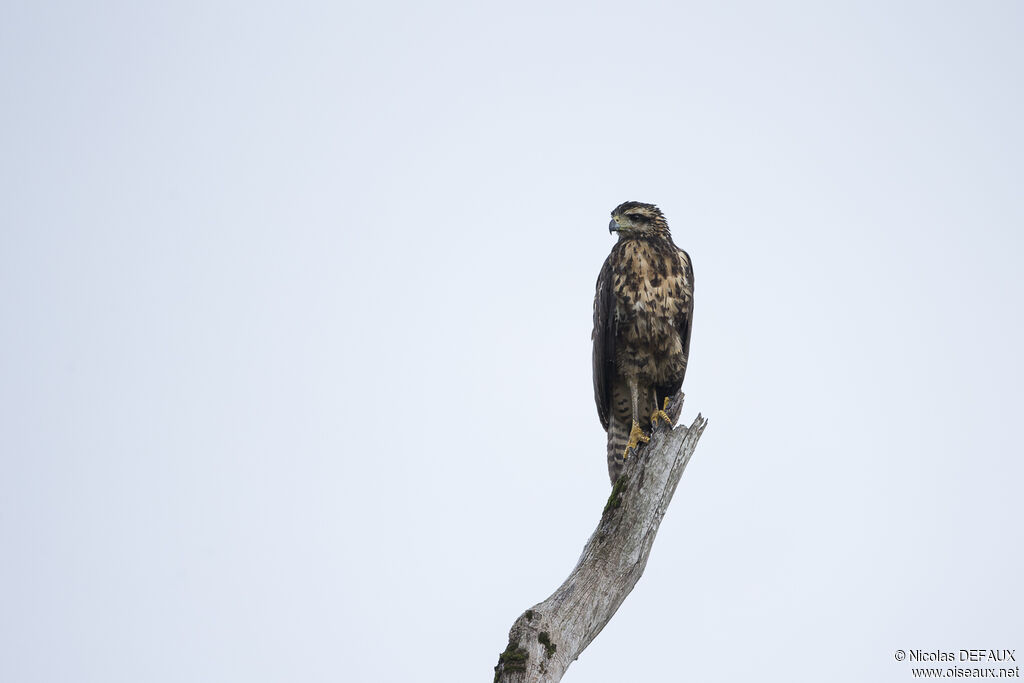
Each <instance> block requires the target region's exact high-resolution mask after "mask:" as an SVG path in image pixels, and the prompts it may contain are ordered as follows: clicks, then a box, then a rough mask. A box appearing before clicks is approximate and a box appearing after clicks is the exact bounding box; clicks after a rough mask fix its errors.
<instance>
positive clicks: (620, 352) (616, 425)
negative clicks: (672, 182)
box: [593, 202, 693, 483]
mask: <svg viewBox="0 0 1024 683" xmlns="http://www.w3.org/2000/svg"><path fill="white" fill-rule="evenodd" d="M608 229H609V231H610V232H618V234H619V241H618V242H617V243H616V244H615V246H613V247H612V252H611V254H609V255H608V258H607V259H606V260H605V262H604V266H603V267H602V268H601V274H600V275H599V276H598V278H597V294H596V295H595V297H594V332H593V339H594V398H595V400H596V401H597V413H598V415H599V416H600V418H601V425H602V426H603V427H604V428H605V430H606V431H607V432H608V475H609V476H610V477H611V480H612V483H614V482H615V480H616V479H618V477H619V474H620V473H621V472H622V466H623V463H624V460H625V458H626V457H627V456H628V454H629V452H630V450H631V449H633V448H635V447H637V446H638V444H639V442H641V441H647V440H648V437H647V436H646V434H645V433H644V431H643V430H644V429H647V430H649V429H650V426H651V424H652V421H657V420H658V419H665V420H666V421H668V416H667V415H665V414H664V413H663V412H661V409H662V408H663V406H664V401H665V399H666V398H668V397H670V396H672V395H673V394H675V393H676V392H677V391H679V388H680V387H681V386H682V384H683V377H684V375H685V374H686V361H687V358H688V356H689V352H690V329H691V327H692V325H693V267H692V265H691V264H690V257H689V255H688V254H687V253H686V252H685V251H683V250H682V249H680V248H679V247H677V246H676V245H675V243H674V242H673V241H672V236H671V235H670V234H669V229H668V223H667V222H666V221H665V217H664V216H663V215H662V213H661V211H660V210H659V209H658V207H656V206H654V205H653V204H642V203H640V202H626V203H624V204H620V205H619V206H618V207H616V208H615V210H614V211H612V221H611V223H610V224H609V226H608Z"/></svg>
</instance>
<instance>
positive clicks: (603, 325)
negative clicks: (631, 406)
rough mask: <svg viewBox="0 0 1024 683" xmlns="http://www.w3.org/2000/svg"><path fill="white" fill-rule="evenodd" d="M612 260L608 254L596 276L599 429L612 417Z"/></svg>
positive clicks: (613, 331)
mask: <svg viewBox="0 0 1024 683" xmlns="http://www.w3.org/2000/svg"><path fill="white" fill-rule="evenodd" d="M611 260H612V257H611V256H610V255H609V256H608V258H607V259H605V262H604V265H603V266H602V267H601V273H600V275H598V276H597V292H596V293H595V294H594V331H593V333H591V335H590V336H591V338H592V339H593V340H594V400H595V401H596V402H597V415H598V417H599V418H601V426H602V427H604V428H605V430H607V429H608V418H609V415H610V414H611V408H610V406H611V393H612V381H613V380H614V378H615V308H614V305H613V301H614V295H613V294H612V266H611Z"/></svg>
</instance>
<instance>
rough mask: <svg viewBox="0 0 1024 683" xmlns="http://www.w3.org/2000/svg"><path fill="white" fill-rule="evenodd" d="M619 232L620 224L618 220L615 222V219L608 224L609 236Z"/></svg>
mask: <svg viewBox="0 0 1024 683" xmlns="http://www.w3.org/2000/svg"><path fill="white" fill-rule="evenodd" d="M618 231H619V224H618V222H616V220H615V219H614V218H613V219H611V221H609V223H608V234H609V235H610V234H612V233H613V232H618Z"/></svg>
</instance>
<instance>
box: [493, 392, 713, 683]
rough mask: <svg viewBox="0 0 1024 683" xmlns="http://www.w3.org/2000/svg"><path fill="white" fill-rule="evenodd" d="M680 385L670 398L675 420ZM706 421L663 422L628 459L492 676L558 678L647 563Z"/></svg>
mask: <svg viewBox="0 0 1024 683" xmlns="http://www.w3.org/2000/svg"><path fill="white" fill-rule="evenodd" d="M682 408H683V394H682V392H680V393H678V394H676V395H675V396H673V397H672V400H671V401H669V405H668V409H667V411H666V412H667V413H668V414H669V415H670V416H671V417H672V420H673V422H675V421H676V420H678V419H679V413H680V412H681V411H682ZM707 423H708V421H707V420H706V419H704V418H703V417H701V416H700V415H697V419H696V420H694V421H693V424H692V425H690V427H689V428H684V427H676V428H674V429H669V428H668V427H667V426H658V427H656V428H655V429H654V433H653V434H652V435H651V441H650V443H648V444H646V445H644V446H643V447H641V448H640V451H639V453H637V454H636V455H633V456H632V457H630V458H628V459H627V460H626V466H625V469H624V470H623V472H622V476H621V477H619V479H618V481H617V482H616V483H615V486H613V487H612V492H611V495H610V496H609V497H608V503H607V504H606V505H605V507H604V511H603V512H602V513H601V521H600V522H599V523H598V525H597V530H596V531H594V533H593V535H591V537H590V540H589V541H587V545H586V546H585V547H584V548H583V555H581V556H580V559H579V562H577V563H576V568H575V569H573V570H572V573H571V574H569V578H567V579H566V580H565V582H564V583H563V584H562V585H561V586H559V588H558V590H556V591H555V592H554V593H553V594H552V595H551V597H549V598H548V599H547V600H545V601H544V602H542V603H539V604H537V605H534V606H533V607H531V608H530V609H528V610H526V612H524V613H523V614H522V615H521V616H520V617H519V618H518V619H516V621H515V623H514V624H512V629H511V631H509V637H508V647H507V648H505V651H504V652H502V653H501V654H500V655H499V656H498V664H497V666H495V667H494V681H495V683H554V682H555V681H559V680H561V678H562V676H563V674H565V670H566V669H568V668H569V665H570V664H571V663H573V662H574V661H576V658H577V657H578V656H579V655H580V653H581V652H583V650H584V649H585V648H586V647H587V645H589V644H590V642H591V641H592V640H594V638H595V637H596V636H597V634H598V633H600V632H601V629H603V628H604V627H605V624H607V623H608V622H609V621H611V618H612V617H613V616H614V615H615V612H616V610H618V609H619V605H621V604H622V601H623V600H625V599H626V596H627V595H629V593H630V591H632V590H633V586H635V585H636V582H637V581H639V580H640V576H641V575H642V574H643V573H644V568H645V567H646V566H647V557H648V555H650V552H651V546H652V545H653V544H654V537H655V536H656V535H657V533H658V526H659V525H660V524H661V520H662V518H663V517H664V516H665V511H666V510H667V509H668V504H669V503H670V502H671V501H672V495H673V494H674V493H675V491H676V486H677V485H678V484H679V478H680V477H682V476H683V470H684V469H685V468H686V464H687V463H688V462H689V461H690V456H692V455H693V451H694V449H695V448H696V447H697V441H698V440H699V439H700V435H701V434H702V433H703V432H704V427H706V426H707Z"/></svg>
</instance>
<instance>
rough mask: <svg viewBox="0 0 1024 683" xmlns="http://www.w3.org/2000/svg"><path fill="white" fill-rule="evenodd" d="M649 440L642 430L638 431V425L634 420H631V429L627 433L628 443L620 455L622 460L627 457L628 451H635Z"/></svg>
mask: <svg viewBox="0 0 1024 683" xmlns="http://www.w3.org/2000/svg"><path fill="white" fill-rule="evenodd" d="M650 440H651V437H649V436H647V435H646V434H644V430H642V429H640V425H639V424H638V423H637V421H636V420H633V429H632V431H630V433H629V441H627V442H626V450H625V451H624V452H623V453H622V459H623V460H625V459H626V458H628V457H629V451H630V449H635V448H637V447H638V446H640V444H641V442H642V443H647V442H648V441H650Z"/></svg>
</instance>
